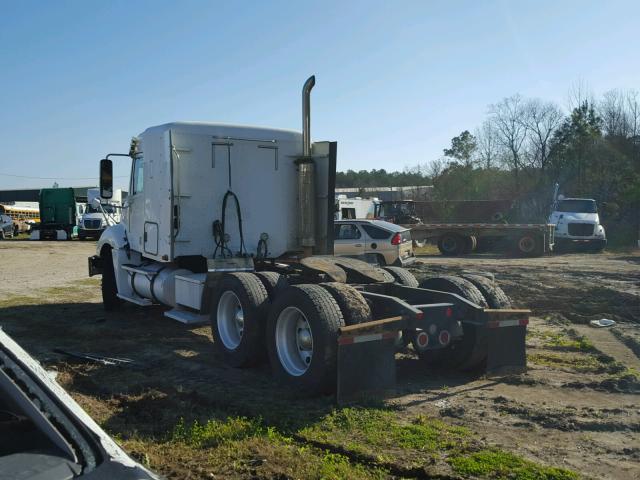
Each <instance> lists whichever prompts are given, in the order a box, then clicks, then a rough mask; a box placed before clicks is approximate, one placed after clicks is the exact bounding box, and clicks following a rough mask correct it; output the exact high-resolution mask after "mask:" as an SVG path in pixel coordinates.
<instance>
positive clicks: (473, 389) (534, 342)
mask: <svg viewBox="0 0 640 480" xmlns="http://www.w3.org/2000/svg"><path fill="white" fill-rule="evenodd" d="M94 249H95V243H94V242H79V241H73V242H29V241H6V242H2V243H0V259H1V262H0V263H1V264H2V268H1V269H0V326H2V328H4V329H5V331H7V333H8V334H9V335H11V336H13V337H14V338H15V339H16V340H17V341H18V342H19V343H21V344H22V345H23V346H24V347H25V348H26V349H27V350H28V351H29V352H30V353H32V355H34V356H35V357H36V358H38V359H39V360H40V361H41V362H43V363H44V364H45V365H46V366H47V368H50V369H54V370H56V371H57V372H58V380H59V381H60V382H61V384H62V385H63V386H64V387H65V388H67V389H68V390H69V391H70V393H71V394H72V395H73V396H74V398H76V399H77V400H78V401H79V402H80V404H81V405H82V406H83V407H84V408H86V409H87V410H88V412H89V413H90V414H91V415H92V416H93V417H94V418H96V420H97V421H98V422H99V423H100V424H101V425H102V426H103V427H104V428H106V429H107V431H109V432H110V433H112V434H115V435H117V437H118V438H119V439H120V441H121V443H122V444H123V446H124V447H125V449H127V450H128V451H129V452H130V453H132V455H134V456H135V457H136V458H138V459H142V460H144V462H145V463H148V464H149V465H150V466H151V467H152V468H153V469H155V470H157V471H159V472H161V473H163V474H165V475H167V476H169V477H172V478H219V477H234V478H291V477H296V475H294V474H292V473H290V470H287V468H291V467H290V466H289V467H288V466H287V465H284V464H283V462H284V461H283V460H281V459H282V458H283V457H282V454H281V453H277V452H276V453H274V451H271V450H269V448H271V447H269V448H267V447H264V446H259V445H258V444H254V443H250V444H247V443H246V442H245V440H242V439H240V440H237V442H245V443H234V448H235V450H234V452H236V453H228V452H227V453H224V455H227V457H224V458H226V459H227V460H225V462H221V463H220V465H223V466H218V467H216V468H217V469H214V471H213V472H212V470H211V469H213V467H212V465H218V464H217V463H215V462H216V461H217V460H215V459H217V458H222V457H220V455H222V453H221V452H222V450H220V449H221V448H222V446H220V445H218V446H215V445H214V446H212V447H211V446H210V447H208V450H206V451H203V450H202V449H200V450H198V449H195V450H193V449H191V450H188V451H187V450H185V451H184V452H182V451H181V450H176V447H175V446H172V445H174V444H170V443H167V442H168V440H167V438H168V437H167V435H168V434H167V432H170V431H171V429H172V428H173V426H174V425H176V423H178V422H179V421H180V419H181V418H186V419H194V418H195V419H202V418H212V417H216V418H228V417H229V416H230V415H239V416H241V417H247V418H259V419H260V421H261V422H263V423H264V424H265V425H267V426H269V427H273V428H276V429H278V430H279V431H286V432H294V433H291V437H292V438H293V440H291V442H292V444H293V445H294V446H295V448H296V449H298V450H296V452H300V453H298V454H296V455H294V456H298V457H300V456H301V458H302V457H304V455H307V453H308V452H309V451H311V450H308V449H313V448H318V446H317V445H316V444H315V443H308V442H307V441H306V440H304V438H303V437H304V435H303V434H302V433H300V432H304V431H305V430H304V429H303V427H304V426H308V425H313V424H314V423H313V422H316V421H318V419H319V418H323V416H324V415H327V414H328V413H329V412H331V411H333V408H334V406H333V404H332V401H331V399H329V398H325V399H313V400H309V399H300V398H298V397H297V396H296V395H295V393H294V392H288V391H283V390H282V389H280V388H278V387H276V386H275V385H274V384H273V382H272V380H271V377H270V375H269V368H268V366H266V365H265V366H262V367H259V368H256V369H249V370H246V369H245V370H234V369H231V368H228V367H226V366H225V365H223V364H222V362H221V361H220V360H219V359H218V358H216V357H215V355H214V354H213V350H212V348H211V343H210V342H211V335H210V331H209V329H208V328H207V327H199V328H193V327H191V328H186V327H184V326H182V325H180V324H177V323H176V322H173V321H171V320H169V319H167V318H165V317H163V316H162V309H160V308H156V307H153V308H150V309H146V310H145V309H141V308H137V307H133V306H131V307H129V306H127V307H126V308H125V309H123V310H122V311H120V312H117V313H109V314H107V313H105V312H104V311H103V310H102V308H101V304H100V289H99V280H96V279H88V277H87V273H86V272H87V260H86V258H87V257H88V256H89V255H92V254H93V253H94ZM639 264H640V255H639V254H638V253H626V254H618V253H604V254H597V255H595V254H594V255H587V254H568V255H562V256H554V257H544V258H534V259H514V258H501V257H495V256H486V255H477V256H467V257H463V258H443V257H441V256H425V257H421V260H420V263H419V264H416V265H414V266H413V267H412V268H411V270H412V271H413V273H414V274H415V275H416V276H417V277H418V278H420V277H424V276H427V275H438V274H443V273H447V274H455V273H461V272H470V271H481V272H485V273H486V272H489V273H492V274H493V275H494V276H495V278H496V280H497V281H498V282H499V284H500V285H502V286H503V288H504V290H505V291H506V292H507V293H508V294H509V295H510V296H511V297H512V299H513V303H514V305H515V306H517V307H528V308H531V309H532V310H533V312H534V318H533V320H532V322H531V325H530V327H529V333H528V337H527V346H528V357H529V370H528V372H527V373H526V374H522V375H512V376H507V377H500V378H487V377H484V376H483V377H471V376H467V375H462V374H451V373H445V372H430V371H425V368H424V365H422V364H421V363H420V362H419V361H418V360H417V359H416V358H415V356H414V355H413V353H412V352H411V351H410V350H408V351H406V352H404V353H402V354H399V361H398V387H397V390H396V391H395V393H394V394H392V395H391V396H390V398H388V399H387V400H386V401H385V404H386V405H387V406H392V407H395V410H394V412H395V413H394V415H395V417H394V418H397V419H398V421H405V420H406V421H407V422H411V421H414V420H415V419H416V418H421V417H420V415H426V416H427V417H429V418H437V419H441V420H442V421H444V422H446V423H447V424H449V425H456V426H464V427H467V428H469V429H470V431H471V432H473V435H474V438H477V441H478V442H483V444H484V443H486V444H487V445H491V446H495V447H500V448H502V449H503V450H506V451H508V452H513V453H516V454H518V455H520V456H522V457H524V458H527V459H530V460H533V461H535V462H539V463H541V464H544V465H551V466H556V467H563V468H568V469H571V470H574V471H577V472H579V473H580V474H581V475H583V476H585V477H591V478H620V479H625V478H629V479H632V478H639V477H640V467H639V465H640V401H639V400H640V383H639V382H638V378H637V376H636V374H637V373H638V372H639V371H640V361H639V359H638V354H640V348H639V347H640V275H639V272H640V268H639V267H640V265H639ZM596 318H610V319H613V320H616V321H617V322H618V324H617V325H616V327H613V328H611V329H607V330H595V329H593V328H591V327H588V326H587V324H588V321H589V320H591V319H596ZM54 348H63V349H67V350H72V351H81V352H93V353H102V354H105V355H109V356H123V357H128V358H131V359H133V360H134V361H135V364H134V366H133V367H127V368H122V367H105V366H99V365H96V364H91V363H83V362H78V361H73V360H71V359H69V358H66V357H64V356H61V355H59V354H56V353H53V349H54ZM221 412H222V413H221ZM296 432H297V433H296ZM234 441H236V440H234ZM252 441H253V440H252ZM336 442H337V440H336ZM287 445H288V446H287V448H289V447H290V446H291V443H289V444H287ZM350 445H351V444H349V443H344V444H340V445H337V444H335V445H334V444H332V443H331V441H329V443H328V444H326V445H323V446H322V448H323V449H325V450H323V451H325V452H333V453H336V454H340V455H342V456H344V457H345V458H346V459H347V460H346V461H347V462H350V465H351V467H353V466H355V467H357V468H358V469H360V468H362V470H357V472H360V473H362V475H360V474H358V475H360V476H363V478H373V477H367V476H366V475H365V473H366V474H367V475H369V473H371V472H374V473H375V472H377V470H375V468H378V467H380V468H382V469H383V470H382V471H383V472H386V473H384V475H386V476H391V477H409V478H425V476H428V475H429V474H430V473H429V472H432V470H430V468H431V467H430V466H429V465H428V463H429V462H427V461H426V460H425V461H424V463H425V465H422V466H421V468H422V470H420V469H418V470H416V468H415V465H413V464H412V465H413V466H411V468H409V467H406V468H405V464H404V463H403V462H404V460H403V453H402V451H396V450H394V449H392V450H389V451H388V452H387V454H386V455H381V456H380V457H379V458H378V459H376V458H373V459H369V458H368V457H366V455H365V454H363V453H362V452H361V451H359V450H357V449H355V450H354V449H353V448H352V447H350ZM225 448H226V447H225ZM305 449H307V450H305ZM314 451H315V450H314ZM225 452H226V450H225ZM247 452H248V453H247ZM269 452H271V453H269ZM305 452H307V453H305ZM323 455H324V454H323ZM279 458H280V460H279ZM324 458H326V457H324ZM332 458H333V457H332ZM417 458H418V459H419V458H420V457H419V455H418V457H417ZM236 460H237V462H236ZM412 461H413V460H412ZM247 465H248V466H247ZM351 467H350V468H351ZM355 467H353V468H355ZM220 469H227V470H223V471H222V472H223V473H220V471H221V470H220ZM353 471H356V470H353ZM363 472H364V473H363ZM367 472H369V473H367ZM420 472H422V473H420ZM425 472H426V473H425ZM449 473H450V472H449ZM358 475H356V476H358ZM298 476H301V477H304V476H305V475H304V474H299V475H298ZM445 476H446V475H445ZM338 478H339V476H338Z"/></svg>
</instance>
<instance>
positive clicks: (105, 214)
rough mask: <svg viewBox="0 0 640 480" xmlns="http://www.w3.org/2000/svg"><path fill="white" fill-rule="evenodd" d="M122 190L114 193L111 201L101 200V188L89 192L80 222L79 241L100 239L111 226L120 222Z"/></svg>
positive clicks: (90, 189)
mask: <svg viewBox="0 0 640 480" xmlns="http://www.w3.org/2000/svg"><path fill="white" fill-rule="evenodd" d="M121 203H122V190H121V189H118V190H115V191H114V192H113V196H112V198H111V199H110V200H108V201H107V200H104V199H102V198H100V189H99V188H89V189H88V190H87V204H86V205H85V207H84V212H83V213H82V215H81V217H80V220H79V221H78V239H80V240H85V239H88V238H95V239H98V238H100V235H102V232H104V230H105V229H106V228H107V227H108V226H109V225H114V224H116V223H118V222H119V221H120V208H121Z"/></svg>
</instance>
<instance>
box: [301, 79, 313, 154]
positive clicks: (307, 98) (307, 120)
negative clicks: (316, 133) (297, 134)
mask: <svg viewBox="0 0 640 480" xmlns="http://www.w3.org/2000/svg"><path fill="white" fill-rule="evenodd" d="M315 84H316V76H315V75H311V76H310V77H309V78H307V81H306V82H304V86H303V87H302V155H303V156H305V157H310V156H311V89H312V88H313V87H314V85H315Z"/></svg>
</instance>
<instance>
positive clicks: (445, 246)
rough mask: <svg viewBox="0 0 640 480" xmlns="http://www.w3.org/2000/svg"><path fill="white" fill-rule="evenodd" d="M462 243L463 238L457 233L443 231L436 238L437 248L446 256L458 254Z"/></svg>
mask: <svg viewBox="0 0 640 480" xmlns="http://www.w3.org/2000/svg"><path fill="white" fill-rule="evenodd" d="M464 243H465V242H464V238H463V237H461V236H460V235H458V234H457V233H445V234H443V235H442V236H441V237H440V238H439V239H438V250H440V253H441V254H442V255H446V256H455V255H460V253H461V252H462V251H463V249H464Z"/></svg>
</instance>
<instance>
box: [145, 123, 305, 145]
mask: <svg viewBox="0 0 640 480" xmlns="http://www.w3.org/2000/svg"><path fill="white" fill-rule="evenodd" d="M168 130H173V131H176V132H184V133H191V134H196V135H198V134H200V135H211V136H212V137H220V138H229V139H233V138H237V139H242V140H257V141H261V142H268V141H288V142H298V141H301V140H302V134H301V133H300V132H296V131H294V130H283V129H277V128H264V127H255V126H249V125H230V124H224V123H206V122H171V123H163V124H162V125H156V126H154V127H149V128H147V129H146V130H145V131H144V132H143V133H142V134H141V135H145V134H158V133H164V132H166V131H168Z"/></svg>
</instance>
